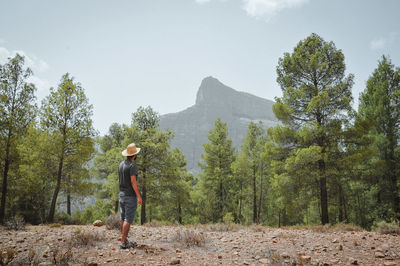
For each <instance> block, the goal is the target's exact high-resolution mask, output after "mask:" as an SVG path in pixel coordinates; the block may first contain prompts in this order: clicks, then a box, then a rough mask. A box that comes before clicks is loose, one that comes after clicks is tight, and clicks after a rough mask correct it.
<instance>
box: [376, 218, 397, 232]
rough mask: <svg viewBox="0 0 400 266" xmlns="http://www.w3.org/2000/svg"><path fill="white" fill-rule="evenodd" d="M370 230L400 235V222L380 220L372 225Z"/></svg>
mask: <svg viewBox="0 0 400 266" xmlns="http://www.w3.org/2000/svg"><path fill="white" fill-rule="evenodd" d="M372 230H373V231H375V232H378V233H380V234H396V235H400V223H399V222H396V221H393V222H390V223H387V222H385V221H380V222H378V223H377V224H376V225H375V226H374V227H372Z"/></svg>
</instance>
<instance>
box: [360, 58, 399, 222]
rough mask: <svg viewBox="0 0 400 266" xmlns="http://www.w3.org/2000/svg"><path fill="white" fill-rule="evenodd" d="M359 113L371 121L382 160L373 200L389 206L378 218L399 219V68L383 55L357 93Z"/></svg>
mask: <svg viewBox="0 0 400 266" xmlns="http://www.w3.org/2000/svg"><path fill="white" fill-rule="evenodd" d="M359 114H360V115H361V116H362V117H363V118H364V119H368V120H371V121H373V128H372V130H371V132H370V133H372V134H373V135H375V136H376V142H375V145H376V146H377V148H378V150H379V153H380V154H379V159H380V160H382V161H383V162H384V166H383V171H381V174H379V176H377V177H376V180H377V186H378V192H377V198H376V199H377V201H378V203H379V204H381V205H383V206H385V205H386V206H388V208H384V209H382V212H381V213H380V214H379V216H380V217H379V218H381V219H387V220H389V219H393V218H396V219H400V198H399V192H400V190H399V175H400V161H399V159H400V148H399V139H400V130H399V128H400V68H398V67H395V66H394V65H393V64H392V63H391V61H390V59H389V58H387V57H386V56H382V58H381V60H380V61H379V63H378V67H377V68H376V69H375V70H374V72H373V73H372V75H371V77H370V78H369V79H368V81H367V88H366V89H365V91H364V92H363V93H362V94H361V96H360V106H359Z"/></svg>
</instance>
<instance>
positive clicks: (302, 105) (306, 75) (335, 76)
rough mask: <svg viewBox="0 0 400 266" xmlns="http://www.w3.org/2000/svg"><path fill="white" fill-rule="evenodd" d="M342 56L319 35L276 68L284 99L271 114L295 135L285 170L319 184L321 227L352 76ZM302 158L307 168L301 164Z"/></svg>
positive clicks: (348, 106)
mask: <svg viewBox="0 0 400 266" xmlns="http://www.w3.org/2000/svg"><path fill="white" fill-rule="evenodd" d="M345 69H346V67H345V63H344V55H343V53H342V51H341V50H339V49H337V48H336V47H335V44H334V43H333V42H326V41H325V40H324V39H322V38H321V37H320V36H318V35H317V34H311V35H310V36H309V37H307V38H306V39H305V40H302V41H300V42H299V43H298V44H297V46H296V47H295V48H294V50H293V52H292V53H291V54H289V53H285V54H284V56H283V58H280V59H279V63H278V66H277V74H278V78H277V81H278V83H279V85H280V86H281V89H282V92H283V96H282V97H281V98H276V104H275V105H274V107H273V110H274V113H275V115H276V116H277V118H278V119H279V120H281V122H282V123H283V125H284V126H285V127H287V128H289V129H290V130H292V131H293V132H294V133H295V134H294V136H295V137H294V139H293V141H292V142H291V145H293V148H294V150H295V152H294V153H293V154H292V155H293V156H295V157H297V159H296V158H295V157H293V159H292V160H290V161H288V163H289V164H288V166H291V168H293V167H300V168H304V167H307V168H308V169H307V171H306V172H305V173H307V172H308V173H310V175H311V176H315V177H316V178H317V179H318V183H319V198H320V208H321V223H322V224H326V223H329V215H328V187H327V178H329V168H330V165H329V161H330V159H331V158H330V154H331V152H333V151H335V150H336V149H337V147H338V142H339V140H340V138H341V136H342V132H341V127H342V124H343V123H344V121H346V119H347V117H348V114H349V112H351V111H352V110H351V101H352V95H351V87H352V84H353V76H352V75H349V76H347V77H346V76H345ZM302 159H304V160H305V161H304V162H305V164H301V163H299V161H300V160H302Z"/></svg>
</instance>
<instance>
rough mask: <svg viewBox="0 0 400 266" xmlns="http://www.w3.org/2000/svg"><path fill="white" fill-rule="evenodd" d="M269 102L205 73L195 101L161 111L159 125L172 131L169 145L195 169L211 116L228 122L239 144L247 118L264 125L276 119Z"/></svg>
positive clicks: (212, 119) (190, 169)
mask: <svg viewBox="0 0 400 266" xmlns="http://www.w3.org/2000/svg"><path fill="white" fill-rule="evenodd" d="M273 104H274V102H273V101H270V100H266V99H263V98H260V97H257V96H254V95H251V94H249V93H245V92H239V91H236V90H234V89H232V88H230V87H228V86H226V85H224V84H223V83H221V82H220V81H219V80H217V79H216V78H213V77H207V78H205V79H203V81H202V82H201V85H200V88H199V90H198V92H197V97H196V103H195V105H193V106H191V107H189V108H187V109H186V110H183V111H181V112H178V113H172V114H166V115H162V116H161V118H160V125H161V128H170V129H172V130H173V131H174V132H176V135H175V138H174V140H173V141H172V146H173V147H178V148H179V149H181V150H182V151H183V152H184V153H185V155H186V160H187V161H188V164H187V169H188V170H189V171H192V172H194V173H197V172H198V171H199V167H198V165H197V162H198V161H199V160H200V154H201V153H203V151H204V150H203V146H202V144H203V143H205V142H207V141H208V139H207V136H208V132H209V131H210V130H211V129H212V128H214V122H215V120H217V119H218V118H221V120H222V122H225V123H227V124H228V133H229V137H231V138H232V142H233V145H234V146H235V147H239V146H240V144H241V142H242V139H243V138H244V137H245V136H246V132H247V126H248V124H249V123H250V122H251V121H254V122H258V121H262V122H263V124H264V126H265V127H270V126H274V125H276V124H277V123H278V120H277V119H276V117H275V115H274V114H273V112H272V105H273Z"/></svg>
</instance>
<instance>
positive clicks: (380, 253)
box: [375, 251, 385, 258]
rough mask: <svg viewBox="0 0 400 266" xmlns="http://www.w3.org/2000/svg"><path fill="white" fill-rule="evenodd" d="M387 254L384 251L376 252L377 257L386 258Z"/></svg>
mask: <svg viewBox="0 0 400 266" xmlns="http://www.w3.org/2000/svg"><path fill="white" fill-rule="evenodd" d="M384 257H385V254H383V252H380V251H377V252H375V258H384Z"/></svg>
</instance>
